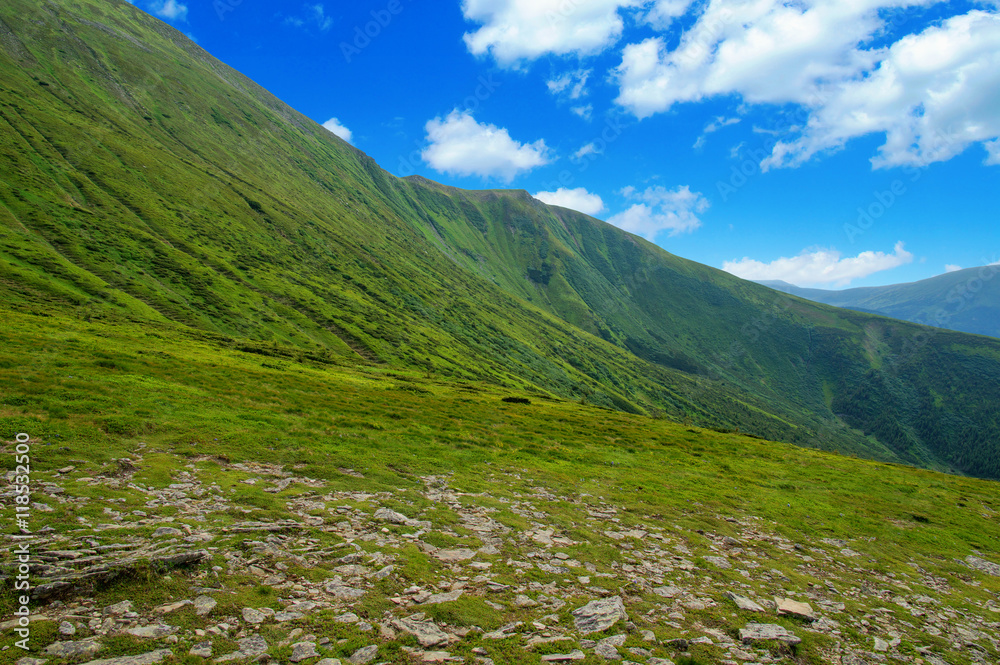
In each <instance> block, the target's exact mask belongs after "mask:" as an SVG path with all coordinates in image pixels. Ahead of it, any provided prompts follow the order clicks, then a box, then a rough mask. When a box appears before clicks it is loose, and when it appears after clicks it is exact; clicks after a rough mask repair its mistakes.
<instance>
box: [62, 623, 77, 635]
mask: <svg viewBox="0 0 1000 665" xmlns="http://www.w3.org/2000/svg"><path fill="white" fill-rule="evenodd" d="M59 634H60V635H76V626H74V625H73V624H71V623H70V622H69V621H63V622H62V623H60V624H59Z"/></svg>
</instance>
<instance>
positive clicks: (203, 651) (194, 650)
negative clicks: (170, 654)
mask: <svg viewBox="0 0 1000 665" xmlns="http://www.w3.org/2000/svg"><path fill="white" fill-rule="evenodd" d="M188 654H189V655H191V656H195V657H197V658H211V657H212V643H211V642H200V643H198V644H195V645H194V646H193V647H191V650H190V651H188Z"/></svg>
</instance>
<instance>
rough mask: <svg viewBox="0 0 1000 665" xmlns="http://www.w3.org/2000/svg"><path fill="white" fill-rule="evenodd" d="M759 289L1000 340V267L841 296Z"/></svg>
mask: <svg viewBox="0 0 1000 665" xmlns="http://www.w3.org/2000/svg"><path fill="white" fill-rule="evenodd" d="M758 284H763V285H764V286H768V287H770V288H772V289H775V290H776V291H781V292H783V293H790V294H793V295H796V296H799V297H801V298H806V299H808V300H812V301H814V302H821V303H825V304H827V305H833V306H834V307H844V308H847V309H854V310H857V311H859V312H872V313H875V314H882V315H884V316H891V317H892V318H894V319H903V320H904V321H913V322H915V323H923V324H926V325H929V326H935V327H938V328H947V329H948V330H958V331H961V332H968V333H975V334H977V335H990V336H991V337H1000V265H997V264H994V265H988V266H983V267H981V268H967V269H965V270H958V271H955V272H950V273H946V274H944V275H938V276H937V277H931V278H929V279H923V280H920V281H919V282H910V283H907V284H892V285H890V286H868V287H862V288H857V289H845V290H843V291H828V290H825V289H804V288H802V287H798V286H795V285H794V284H789V283H788V282H782V281H761V282H758Z"/></svg>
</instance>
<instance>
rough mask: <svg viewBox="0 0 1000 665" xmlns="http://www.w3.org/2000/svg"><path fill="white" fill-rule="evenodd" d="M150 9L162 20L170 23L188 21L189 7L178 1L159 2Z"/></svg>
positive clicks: (154, 3)
mask: <svg viewBox="0 0 1000 665" xmlns="http://www.w3.org/2000/svg"><path fill="white" fill-rule="evenodd" d="M149 9H150V11H151V12H153V13H154V14H156V15H157V16H159V17H160V18H165V19H167V20H168V21H186V20H187V13H188V8H187V5H182V4H181V3H179V2H177V0H162V1H159V0H158V1H156V2H152V3H150V5H149Z"/></svg>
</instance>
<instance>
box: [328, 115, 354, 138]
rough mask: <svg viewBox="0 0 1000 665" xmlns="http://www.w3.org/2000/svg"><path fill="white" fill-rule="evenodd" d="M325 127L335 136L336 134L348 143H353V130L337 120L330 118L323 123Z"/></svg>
mask: <svg viewBox="0 0 1000 665" xmlns="http://www.w3.org/2000/svg"><path fill="white" fill-rule="evenodd" d="M323 126H324V127H325V128H327V129H328V130H330V131H331V132H333V133H334V134H336V135H337V136H339V137H340V138H342V139H344V140H345V141H347V142H348V143H351V137H352V136H353V134H352V133H351V130H349V129H348V128H347V127H345V126H344V125H343V124H342V123H341V122H340V121H339V120H337V119H336V118H330V119H329V120H327V121H326V122H324V123H323Z"/></svg>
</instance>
